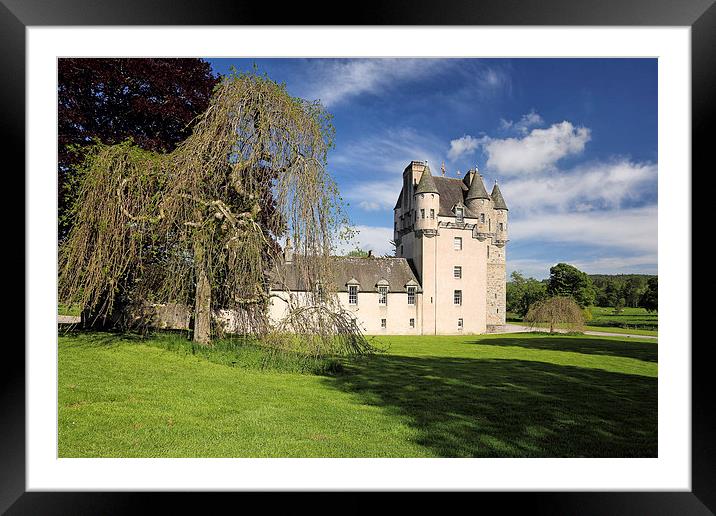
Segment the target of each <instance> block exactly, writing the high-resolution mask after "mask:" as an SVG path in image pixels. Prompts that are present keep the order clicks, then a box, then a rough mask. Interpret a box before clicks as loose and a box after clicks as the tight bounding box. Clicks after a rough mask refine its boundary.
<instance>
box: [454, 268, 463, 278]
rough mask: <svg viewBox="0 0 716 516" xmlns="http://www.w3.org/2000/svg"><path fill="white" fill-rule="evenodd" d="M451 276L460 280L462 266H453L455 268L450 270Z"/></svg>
mask: <svg viewBox="0 0 716 516" xmlns="http://www.w3.org/2000/svg"><path fill="white" fill-rule="evenodd" d="M452 275H453V277H454V278H455V279H460V278H462V266H460V265H455V266H454V267H453V268H452Z"/></svg>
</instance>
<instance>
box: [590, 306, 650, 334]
mask: <svg viewBox="0 0 716 516" xmlns="http://www.w3.org/2000/svg"><path fill="white" fill-rule="evenodd" d="M591 310H592V320H591V321H589V324H590V326H601V327H608V328H610V330H609V331H611V330H612V329H616V328H626V329H632V330H634V329H640V330H657V329H658V327H659V315H658V314H657V313H656V312H647V311H646V309H644V308H624V311H623V312H622V313H619V314H615V313H614V309H613V308H607V307H599V306H593V307H592V308H591Z"/></svg>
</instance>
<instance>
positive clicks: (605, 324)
mask: <svg viewBox="0 0 716 516" xmlns="http://www.w3.org/2000/svg"><path fill="white" fill-rule="evenodd" d="M590 310H591V312H592V320H591V321H589V323H588V324H587V325H585V326H584V330H586V331H602V332H609V333H623V334H632V335H651V336H656V335H658V334H659V332H658V327H659V316H658V314H657V313H656V312H652V313H650V312H647V311H646V310H645V309H644V308H624V311H623V312H622V313H620V314H615V313H614V308H608V307H600V306H592V307H590ZM507 322H508V323H514V324H524V323H523V322H522V318H521V317H520V316H519V315H517V314H516V313H514V312H508V313H507ZM538 326H541V327H545V328H546V327H548V326H549V325H548V324H538ZM559 326H560V325H558V327H559Z"/></svg>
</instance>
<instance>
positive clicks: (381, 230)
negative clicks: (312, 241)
mask: <svg viewBox="0 0 716 516" xmlns="http://www.w3.org/2000/svg"><path fill="white" fill-rule="evenodd" d="M353 229H355V230H356V231H357V232H358V234H357V235H356V236H355V237H353V239H352V240H351V241H350V242H343V243H341V245H339V246H338V251H337V252H338V253H339V254H346V253H347V252H349V251H352V250H353V249H355V248H356V247H359V248H361V249H363V250H364V251H368V250H371V251H373V254H374V255H375V256H383V255H385V254H389V255H390V256H392V255H393V251H394V249H393V245H392V244H391V243H390V241H391V240H393V228H388V227H381V226H363V225H358V226H354V227H353Z"/></svg>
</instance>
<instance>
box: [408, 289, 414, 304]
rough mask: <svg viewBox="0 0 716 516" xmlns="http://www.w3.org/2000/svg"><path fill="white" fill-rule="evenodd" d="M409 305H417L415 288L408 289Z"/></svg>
mask: <svg viewBox="0 0 716 516" xmlns="http://www.w3.org/2000/svg"><path fill="white" fill-rule="evenodd" d="M408 304H409V305H414V304H415V287H408Z"/></svg>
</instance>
